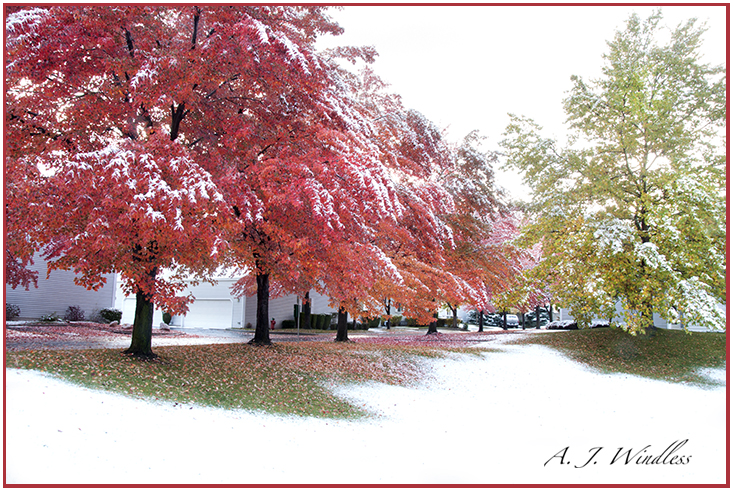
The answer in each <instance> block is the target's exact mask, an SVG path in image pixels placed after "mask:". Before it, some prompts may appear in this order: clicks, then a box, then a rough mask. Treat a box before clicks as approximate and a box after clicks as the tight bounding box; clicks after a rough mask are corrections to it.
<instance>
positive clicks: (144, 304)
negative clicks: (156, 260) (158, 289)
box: [124, 275, 155, 357]
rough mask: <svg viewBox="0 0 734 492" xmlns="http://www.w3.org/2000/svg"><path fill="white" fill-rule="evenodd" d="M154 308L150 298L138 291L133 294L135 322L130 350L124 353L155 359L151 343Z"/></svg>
mask: <svg viewBox="0 0 734 492" xmlns="http://www.w3.org/2000/svg"><path fill="white" fill-rule="evenodd" d="M154 277H155V275H154ZM154 309H155V307H154V306H153V302H152V301H151V300H150V296H148V295H146V294H143V293H142V292H141V291H140V289H138V291H137V293H136V294H135V320H134V321H133V336H132V341H131V343H130V348H128V349H127V350H125V352H124V353H126V354H131V355H135V356H137V357H155V354H154V353H153V349H152V348H151V342H152V340H153V311H154Z"/></svg>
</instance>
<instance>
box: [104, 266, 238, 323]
mask: <svg viewBox="0 0 734 492" xmlns="http://www.w3.org/2000/svg"><path fill="white" fill-rule="evenodd" d="M216 281H217V283H216V284H214V285H212V284H210V283H207V282H202V283H200V284H199V285H195V286H191V287H189V288H188V289H186V290H185V291H184V292H183V293H184V294H191V295H193V296H194V298H195V299H194V302H192V303H191V304H189V311H188V312H187V313H186V314H185V315H183V316H173V317H172V319H171V325H172V326H176V327H180V328H217V329H226V328H242V327H243V326H244V324H243V322H244V318H243V316H244V312H245V299H244V298H242V297H235V296H233V295H232V294H231V289H232V285H234V283H235V282H236V281H237V279H236V278H232V277H219V278H216ZM117 298H118V303H117V305H116V306H115V307H116V308H117V309H119V310H121V311H122V323H131V324H132V322H133V321H134V319H135V296H127V297H126V296H125V295H124V293H123V292H122V290H121V289H119V290H118V296H117ZM162 321H163V311H162V310H160V309H156V310H155V313H154V314H153V326H158V325H159V324H160V323H161V322H162Z"/></svg>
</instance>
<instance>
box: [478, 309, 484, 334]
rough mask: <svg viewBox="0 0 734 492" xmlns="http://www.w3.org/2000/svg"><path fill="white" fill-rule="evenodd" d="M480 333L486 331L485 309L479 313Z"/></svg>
mask: <svg viewBox="0 0 734 492" xmlns="http://www.w3.org/2000/svg"><path fill="white" fill-rule="evenodd" d="M479 331H484V309H482V310H481V311H479Z"/></svg>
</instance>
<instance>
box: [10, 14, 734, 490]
mask: <svg viewBox="0 0 734 492" xmlns="http://www.w3.org/2000/svg"><path fill="white" fill-rule="evenodd" d="M154 3H155V4H157V5H164V6H180V5H185V4H182V3H176V2H171V3H169V2H154ZM205 3H208V2H205ZM248 3H255V4H258V5H263V6H273V5H289V6H313V5H321V6H327V7H337V6H354V7H376V6H382V7H395V6H402V7H447V6H451V7H468V6H473V7H694V6H695V7H726V121H727V127H726V170H727V173H726V244H727V264H726V274H725V275H726V284H727V291H726V305H727V310H728V309H730V302H731V299H730V292H729V289H728V286H729V285H730V280H731V277H730V273H731V272H730V269H729V262H728V259H729V254H728V253H729V248H730V247H731V242H730V240H731V236H730V234H731V230H730V228H729V219H730V211H729V196H730V191H731V190H730V184H731V181H730V175H729V156H730V152H729V151H730V139H729V122H730V119H729V115H730V112H729V108H730V106H729V102H730V98H729V95H730V78H729V58H730V50H731V38H730V9H731V4H730V3H718V2H705V3H704V2H701V3H698V2H685V3H675V2H599V3H589V2H578V3H573V2H558V3H533V2H518V3H513V2H496V3H472V2H456V3H452V2H438V3H397V2H395V3H379V2H354V3H351V2H339V3H330V2H324V3H321V2H316V3H307V2H280V3H270V2H262V3H261V2H248ZM113 4H114V3H112V2H110V5H113ZM21 5H23V6H25V5H34V6H52V5H58V3H52V2H48V3H47V2H42V3H32V2H31V3H22V2H18V3H15V2H13V3H3V19H5V18H6V17H7V14H6V9H5V7H6V6H21ZM64 5H69V6H79V5H99V3H92V2H79V3H68V4H64ZM6 58H7V53H6V52H5V51H3V62H4V63H3V73H4V71H5V65H6V63H7V60H6ZM3 80H4V78H3ZM3 85H4V86H5V82H3ZM5 89H6V90H7V87H5ZM5 98H6V91H5V90H4V91H3V103H5ZM4 129H5V119H4V118H3V134H4ZM4 155H5V141H4V140H3V156H4ZM4 190H5V173H4V167H3V205H4V204H5V193H4ZM3 208H4V207H3ZM5 221H6V219H5V215H3V240H5V239H6V238H5V234H6V232H5V231H6V223H5ZM4 264H5V251H4V250H3V265H4ZM3 280H6V272H5V269H4V268H3ZM3 299H5V287H3ZM5 321H6V320H5V314H3V326H4V325H5ZM730 343H731V337H730V330H729V316H728V313H727V330H726V361H727V364H726V381H727V382H726V483H724V484H672V485H669V484H51V485H49V484H8V483H7V481H6V478H7V462H6V460H5V456H7V454H6V451H7V448H6V440H5V436H6V427H7V421H6V406H5V404H6V403H5V402H6V396H7V393H6V382H5V377H4V376H3V488H21V489H28V488H65V489H70V488H74V489H90V488H152V489H162V488H179V489H190V488H267V489H274V488H304V489H305V488H309V489H314V488H319V489H335V488H376V489H386V488H426V489H428V488H432V489H433V488H460V489H472V488H513V489H515V488H549V489H558V488H564V489H579V488H645V489H652V488H666V489H683V488H686V489H687V488H706V489H709V488H730V487H731V442H730V439H731V427H730V415H731V386H730V384H729V381H730V379H729V370H730V368H729V360H730V359H729V354H730V348H731V345H730ZM5 351H6V339H5V335H4V333H3V355H4V354H5ZM6 369H7V368H6V367H5V357H3V371H5V370H6Z"/></svg>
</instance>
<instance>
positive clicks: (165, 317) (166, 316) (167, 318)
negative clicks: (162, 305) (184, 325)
mask: <svg viewBox="0 0 734 492" xmlns="http://www.w3.org/2000/svg"><path fill="white" fill-rule="evenodd" d="M163 322H164V323H165V324H167V325H170V324H171V313H163Z"/></svg>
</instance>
